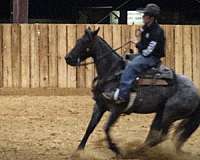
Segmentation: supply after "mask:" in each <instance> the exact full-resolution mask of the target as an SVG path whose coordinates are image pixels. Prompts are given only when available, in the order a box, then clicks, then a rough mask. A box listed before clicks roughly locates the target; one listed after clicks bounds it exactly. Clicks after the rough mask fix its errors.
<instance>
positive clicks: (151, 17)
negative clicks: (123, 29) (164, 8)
mask: <svg viewBox="0 0 200 160" xmlns="http://www.w3.org/2000/svg"><path fill="white" fill-rule="evenodd" d="M143 12H144V15H143V22H144V25H151V24H152V23H153V22H154V21H156V19H157V17H158V16H159V14H160V7H159V6H158V5H156V4H154V3H149V4H147V5H146V7H145V8H144V11H143Z"/></svg>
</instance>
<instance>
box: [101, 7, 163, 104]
mask: <svg viewBox="0 0 200 160" xmlns="http://www.w3.org/2000/svg"><path fill="white" fill-rule="evenodd" d="M159 14H160V7H159V6H158V5H156V4H153V3H150V4H147V5H146V7H145V8H144V15H143V22H144V25H143V27H142V28H141V29H140V32H141V39H140V41H139V42H138V43H137V44H136V48H137V49H138V51H139V54H138V56H136V57H135V58H134V59H133V60H131V61H130V62H129V63H128V64H127V66H126V68H125V70H124V72H123V74H122V76H121V80H120V85H119V88H117V89H116V91H114V92H113V91H112V92H104V93H103V96H104V97H105V98H106V99H108V100H114V101H115V102H116V103H124V102H128V100H129V93H130V89H131V88H132V87H133V84H134V82H135V80H136V78H137V76H138V75H139V74H141V73H142V72H144V71H145V70H147V69H150V68H151V67H154V66H156V65H157V64H158V63H159V62H160V58H161V57H164V56H165V53H164V50H165V36H164V31H163V29H162V28H161V27H160V25H159V24H158V23H157V17H158V16H159Z"/></svg>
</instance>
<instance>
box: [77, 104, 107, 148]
mask: <svg viewBox="0 0 200 160" xmlns="http://www.w3.org/2000/svg"><path fill="white" fill-rule="evenodd" d="M104 112H105V109H104V108H100V107H99V106H98V105H97V104H95V105H94V110H93V114H92V118H91V120H90V122H89V125H88V127H87V130H86V132H85V135H84V137H83V139H82V140H81V143H80V144H79V146H78V150H80V149H84V147H85V144H86V143H87V140H88V138H89V136H90V134H91V133H92V132H93V130H94V129H95V127H96V126H97V124H98V123H99V121H100V120H101V117H102V116H103V114H104Z"/></svg>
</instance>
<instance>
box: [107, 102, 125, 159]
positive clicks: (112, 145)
mask: <svg viewBox="0 0 200 160" xmlns="http://www.w3.org/2000/svg"><path fill="white" fill-rule="evenodd" d="M119 109H120V108H118V107H117V106H115V108H114V109H113V110H112V111H111V114H110V116H109V119H108V122H107V123H106V125H105V128H104V130H105V134H106V140H107V142H108V146H109V149H111V150H112V151H113V152H115V153H116V154H117V155H120V154H121V153H120V150H119V148H118V147H117V145H116V144H115V143H114V142H113V141H112V138H111V136H110V129H111V127H112V126H113V124H114V123H115V122H116V121H117V119H118V118H119V116H120V114H121V111H120V110H119Z"/></svg>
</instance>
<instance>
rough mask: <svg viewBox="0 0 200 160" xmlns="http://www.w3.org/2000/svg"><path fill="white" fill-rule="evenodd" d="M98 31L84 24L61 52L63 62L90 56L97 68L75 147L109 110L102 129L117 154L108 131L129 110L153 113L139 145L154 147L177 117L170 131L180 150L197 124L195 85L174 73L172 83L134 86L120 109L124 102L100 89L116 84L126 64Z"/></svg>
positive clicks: (75, 62)
mask: <svg viewBox="0 0 200 160" xmlns="http://www.w3.org/2000/svg"><path fill="white" fill-rule="evenodd" d="M98 32H99V28H98V29H97V30H94V31H93V30H91V29H90V28H87V29H86V30H85V33H84V34H83V36H82V37H81V38H80V39H78V40H77V42H76V44H75V46H74V48H73V49H71V51H70V52H69V53H67V54H66V56H65V61H66V63H67V64H69V65H71V66H80V65H84V64H81V62H83V61H84V60H86V59H87V58H89V57H92V59H93V63H94V64H95V67H96V70H97V77H96V78H95V79H94V82H93V87H92V92H93V99H94V100H95V104H94V108H93V113H92V117H91V120H90V122H89V124H88V127H87V129H86V132H85V134H84V136H83V138H82V140H81V142H80V144H79V145H78V148H77V150H83V149H84V148H85V145H86V143H87V141H88V138H89V136H90V135H91V133H92V132H93V130H94V129H95V127H96V126H97V124H98V123H99V121H100V120H101V118H102V116H103V115H104V113H105V112H106V111H109V112H110V116H109V118H108V121H107V123H106V124H105V127H104V132H105V135H106V141H107V143H108V147H109V149H111V150H112V151H113V152H114V153H116V154H117V155H120V154H121V150H120V149H119V147H118V146H117V144H116V143H114V141H113V139H112V137H111V135H110V131H111V128H112V126H113V124H114V123H115V122H116V121H117V120H118V118H119V117H120V115H121V114H131V113H137V114H148V113H156V114H155V117H154V119H153V121H152V124H151V126H150V131H149V133H148V135H147V137H146V139H145V141H144V143H143V144H142V145H141V146H140V147H138V148H140V149H142V148H143V149H144V148H145V147H148V148H149V147H154V146H156V145H158V144H159V143H161V142H163V141H164V140H166V137H167V135H168V132H169V129H170V127H171V126H172V124H173V123H174V122H175V121H177V120H180V123H179V125H178V126H177V127H176V130H175V132H174V136H173V142H174V145H175V148H176V151H177V152H182V146H183V144H184V143H185V142H186V141H187V140H188V138H189V137H190V136H191V135H192V133H193V132H194V131H195V130H196V129H197V128H198V126H199V124H200V97H199V94H198V90H197V88H196V87H195V86H194V84H193V83H192V81H191V80H190V79H189V78H187V77H186V76H184V75H180V74H176V73H174V83H173V84H171V85H167V86H162V85H158V86H154V85H149V86H138V88H137V89H136V90H135V92H136V95H137V96H136V98H135V101H134V103H133V104H132V105H131V106H129V108H128V110H127V109H126V110H125V109H124V108H126V106H124V105H118V104H116V103H114V102H110V101H108V100H106V99H105V98H104V97H103V96H102V93H103V92H104V91H111V90H114V89H116V88H117V87H118V85H119V81H120V78H119V75H120V74H119V73H120V72H121V71H122V70H123V69H124V67H125V65H126V64H125V61H124V58H123V57H122V56H120V55H118V54H117V52H116V51H115V50H113V49H112V47H110V45H109V44H108V43H107V42H106V41H105V40H104V39H103V38H101V37H100V36H98ZM85 65H87V64H85ZM117 75H118V76H117ZM126 105H127V104H126Z"/></svg>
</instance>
